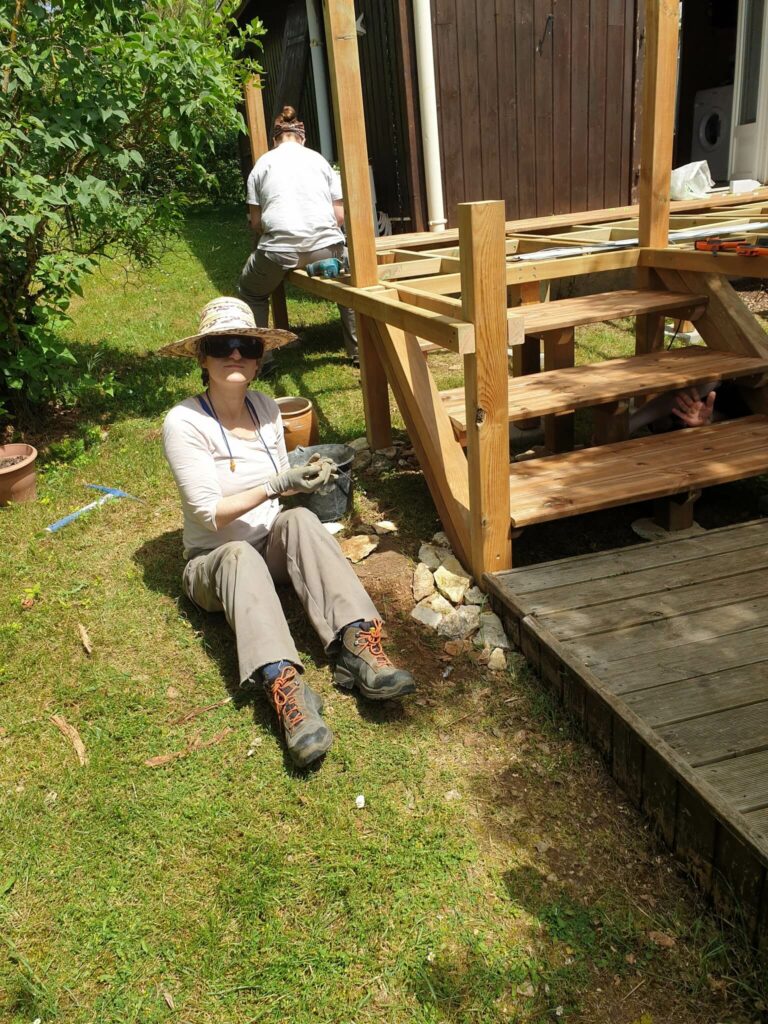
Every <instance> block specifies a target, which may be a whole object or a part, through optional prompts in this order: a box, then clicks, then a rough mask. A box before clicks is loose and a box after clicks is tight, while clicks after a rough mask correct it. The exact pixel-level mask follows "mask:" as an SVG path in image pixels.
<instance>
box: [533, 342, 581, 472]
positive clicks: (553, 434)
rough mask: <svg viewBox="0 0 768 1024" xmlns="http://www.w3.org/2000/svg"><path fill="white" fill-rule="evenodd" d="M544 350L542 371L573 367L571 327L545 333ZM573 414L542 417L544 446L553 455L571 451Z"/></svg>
mask: <svg viewBox="0 0 768 1024" xmlns="http://www.w3.org/2000/svg"><path fill="white" fill-rule="evenodd" d="M541 340H542V345H543V348H544V369H545V370H564V369H566V368H567V367H570V366H573V364H574V357H575V351H576V348H575V332H574V329H573V327H566V328H562V329H560V330H557V331H547V332H546V333H544V334H542V336H541ZM573 442H574V417H573V413H571V412H569V413H564V414H562V415H559V416H557V415H556V416H545V417H544V446H545V447H546V448H548V449H549V451H551V452H553V453H559V452H567V451H571V450H572V449H573Z"/></svg>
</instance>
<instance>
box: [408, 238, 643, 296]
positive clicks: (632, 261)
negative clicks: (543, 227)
mask: <svg viewBox="0 0 768 1024" xmlns="http://www.w3.org/2000/svg"><path fill="white" fill-rule="evenodd" d="M639 252H640V251H639V249H620V250H617V251H616V252H597V253H590V254H588V255H586V256H562V257H560V259H554V260H541V261H539V260H533V261H528V260H525V261H524V262H522V263H521V262H517V263H516V262H514V261H512V262H509V263H507V269H506V283H507V284H509V285H513V284H527V283H528V282H533V281H554V280H556V279H557V278H559V277H580V276H581V275H582V274H599V273H602V272H603V271H606V270H626V269H627V268H632V267H636V266H637V262H638V259H639V258H640V256H639ZM414 283H416V282H414ZM416 285H417V287H419V288H421V289H423V290H424V291H430V292H438V293H439V294H441V295H458V294H459V292H460V291H461V275H460V274H442V275H440V276H438V277H422V278H419V280H418V282H417V283H416Z"/></svg>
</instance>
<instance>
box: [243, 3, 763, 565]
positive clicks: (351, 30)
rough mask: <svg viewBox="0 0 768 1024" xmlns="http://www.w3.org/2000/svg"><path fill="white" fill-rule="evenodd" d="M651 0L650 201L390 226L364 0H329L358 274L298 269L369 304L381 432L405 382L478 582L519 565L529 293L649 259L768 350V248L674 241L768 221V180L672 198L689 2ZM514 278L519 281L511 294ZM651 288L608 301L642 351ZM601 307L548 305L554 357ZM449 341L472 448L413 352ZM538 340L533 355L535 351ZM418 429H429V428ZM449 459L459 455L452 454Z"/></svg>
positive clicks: (564, 436)
mask: <svg viewBox="0 0 768 1024" xmlns="http://www.w3.org/2000/svg"><path fill="white" fill-rule="evenodd" d="M646 7H647V23H648V26H649V28H648V37H647V44H648V56H647V61H646V94H645V100H644V102H645V108H646V116H645V121H646V123H647V128H646V131H645V132H644V136H643V144H642V161H641V163H642V180H641V188H640V204H639V206H638V207H623V208H621V209H616V210H603V211H591V212H588V213H583V214H567V215H558V216H553V217H544V218H538V219H534V220H525V221H517V222H507V223H506V224H505V223H504V220H503V203H501V202H498V203H494V202H483V203H465V204H460V207H459V211H458V223H459V227H458V229H457V230H455V231H445V232H442V233H440V234H430V233H420V234H415V235H398V236H390V237H389V238H384V239H382V238H379V239H376V238H374V234H373V223H372V218H371V213H370V191H369V177H368V159H367V146H366V138H365V125H364V118H363V116H362V96H361V87H360V73H359V58H358V50H357V37H356V31H355V13H354V2H353V0H323V10H324V17H325V27H326V39H327V43H328V50H329V63H330V70H331V91H332V95H333V102H334V113H335V117H336V133H337V137H338V139H339V146H340V157H341V164H342V179H343V185H344V196H345V210H346V230H347V237H348V240H349V248H350V257H351V273H350V275H349V278H348V279H347V280H342V281H324V280H317V279H311V278H309V277H308V276H307V275H306V273H305V272H303V271H294V272H293V273H291V274H290V276H289V280H290V281H291V283H292V284H294V285H296V286H297V287H299V288H302V289H304V290H306V291H309V292H312V293H314V294H316V295H318V296H321V297H323V298H326V299H330V300H332V301H334V302H339V303H341V304H342V305H346V306H349V307H351V308H352V309H354V310H355V312H356V314H357V317H358V325H359V329H360V349H361V363H362V367H361V390H362V393H363V399H364V405H365V413H366V424H367V430H368V436H369V440H370V442H371V444H372V446H373V447H374V448H382V447H386V446H387V445H388V444H389V442H390V441H391V425H390V416H389V401H388V387H389V388H391V390H392V392H393V393H394V396H395V399H396V401H397V404H398V407H399V409H400V411H401V413H402V415H403V418H404V420H405V422H406V424H407V425H408V429H409V433H410V436H411V441H412V443H413V444H414V447H415V448H416V451H417V453H419V457H420V460H421V465H422V469H423V470H424V473H425V477H426V479H427V481H428V483H429V486H430V490H431V493H432V496H433V498H434V501H435V504H436V506H437V508H438V511H439V513H440V515H441V517H444V518H443V522H444V526H445V529H446V531H447V533H448V535H449V537H450V538H451V541H452V543H453V545H454V547H455V549H456V550H457V551H458V552H461V553H463V555H464V557H465V560H466V561H467V563H468V565H469V567H471V569H472V571H473V573H474V575H475V576H476V577H477V578H478V579H479V578H482V575H483V573H484V572H485V571H487V570H492V569H498V568H500V567H501V566H504V565H510V564H512V531H511V523H512V521H513V520H514V518H515V510H514V508H512V509H510V508H509V500H508V488H507V486H506V484H505V485H504V486H503V487H502V483H501V482H500V480H499V478H500V477H503V476H504V475H505V474H506V473H507V469H506V468H505V467H504V460H503V459H502V440H503V437H502V435H503V434H504V432H505V431H506V429H507V423H508V421H509V419H510V409H509V407H508V401H509V398H508V394H507V388H506V376H507V371H506V360H507V350H508V349H512V350H513V351H514V352H515V353H517V352H520V353H521V357H518V358H517V359H516V360H514V361H515V363H516V365H517V366H518V367H526V368H529V369H530V368H531V365H532V357H533V352H534V348H535V347H536V346H537V345H538V344H539V343H538V342H537V341H536V339H535V337H534V335H533V334H532V333H531V332H530V331H526V316H527V317H528V321H529V322H530V321H531V320H532V319H535V318H533V317H532V314H530V313H526V315H524V314H523V313H521V309H520V306H519V304H518V303H519V302H520V301H521V299H522V301H523V302H525V303H527V302H529V301H531V300H532V299H533V301H538V299H539V298H540V295H539V288H540V287H541V285H542V283H545V282H548V281H553V280H557V279H559V278H571V277H574V276H580V275H599V274H603V273H607V272H615V271H618V270H628V269H629V270H634V273H635V275H636V278H637V281H638V282H639V284H640V286H641V288H643V289H647V288H652V289H656V290H658V289H662V290H666V291H668V292H669V293H670V305H673V304H674V303H672V299H671V296H672V293H677V299H676V303H677V306H678V307H679V305H680V299H679V293H681V292H683V293H690V296H691V309H690V310H685V309H684V308H683V309H682V310H680V314H681V315H682V314H683V313H686V312H690V313H691V315H695V314H696V313H697V312H702V310H701V309H700V308H697V301H698V299H699V298H700V297H701V296H706V298H707V306H706V309H704V310H703V312H702V315H701V317H700V319H699V321H698V323H699V324H700V325H701V326H700V327H699V329H700V331H701V334H702V336H703V337H704V340H705V342H706V344H707V345H708V346H710V347H711V348H714V349H717V350H719V351H726V352H736V353H738V354H741V355H752V356H756V357H760V358H764V357H765V354H766V343H765V336H764V334H763V332H762V329H761V328H760V326H759V324H758V323H757V322H756V321H755V319H754V317H753V316H752V314H750V313H749V312H748V311H747V310H746V308H745V307H744V306H743V304H742V303H741V302H740V300H739V299H738V296H737V295H736V294H735V292H733V290H732V289H731V288H730V286H729V285H728V283H727V278H728V277H729V276H734V275H743V274H744V273H745V272H748V273H749V274H750V276H754V277H768V258H767V257H758V258H749V259H748V262H745V261H746V260H747V258H745V257H739V256H730V255H729V256H717V257H716V258H713V257H710V256H708V254H704V253H697V252H694V251H693V250H692V249H691V248H690V246H686V245H683V244H680V243H676V244H674V245H671V246H670V245H668V244H667V242H668V234H669V231H670V230H672V229H675V228H676V227H678V226H683V224H684V225H685V226H686V227H690V226H691V225H695V224H703V225H706V226H707V227H709V228H711V230H712V232H713V233H716V231H717V230H718V227H720V228H723V227H729V226H732V225H734V224H735V225H738V224H740V223H744V224H746V223H748V222H749V221H755V220H761V219H763V218H766V219H768V189H763V190H761V191H760V192H759V193H756V194H754V195H752V196H750V197H748V198H745V197H733V196H723V197H718V198H716V199H712V200H709V201H705V202H695V203H690V202H687V203H670V202H669V198H668V196H669V178H670V173H671V139H672V128H673V102H672V99H671V98H670V97H673V95H674V90H673V89H671V88H670V87H669V83H670V82H671V81H672V80H673V78H674V73H675V70H674V65H675V59H676V52H677V32H678V25H677V17H678V13H677V12H678V5H677V3H676V2H673V0H646ZM252 99H253V97H252V96H251V101H252ZM632 233H634V234H636V235H637V236H638V239H639V242H638V244H637V246H635V247H633V248H628V249H622V250H613V251H611V250H608V251H595V252H591V253H586V254H584V253H575V254H574V255H573V256H565V257H561V258H557V259H546V258H545V257H546V253H547V251H548V250H552V249H553V248H563V247H566V248H567V247H574V248H579V247H580V246H581V245H583V244H584V243H585V241H586V242H587V243H589V242H590V241H591V242H595V241H597V242H598V243H599V242H600V241H601V240H602V241H603V242H608V241H610V240H611V239H612V238H627V237H632ZM596 236H597V238H596ZM522 253H537V254H540V256H541V258H537V259H534V260H530V261H529V260H526V261H521V260H520V259H519V257H520V254H522ZM502 291H506V296H505V298H504V299H503V300H502V298H501V293H502ZM644 298H645V295H644V293H642V292H640V291H638V292H637V308H636V309H634V310H633V309H632V302H631V301H629V302H628V303H625V304H624V306H622V307H621V309H619V306H618V305H617V302H618V298H617V297H614V299H613V301H612V298H611V296H610V295H609V296H608V297H605V296H603V297H601V299H600V300H599V301H600V303H602V306H601V315H604V316H605V317H610V316H611V315H614V316H617V315H619V314H620V312H623V313H630V314H632V313H634V314H636V316H637V325H638V327H637V339H638V340H637V351H638V352H639V353H645V352H653V351H655V350H656V349H657V348H658V347H659V346H660V344H661V339H662V337H663V322H664V312H665V311H664V310H661V311H659V310H657V309H655V310H654V311H653V312H650V313H649V312H646V307H645V306H644V304H643V300H644ZM595 302H596V303H597V302H598V300H597V299H596V300H595ZM588 305H589V301H588V297H587V299H585V300H584V303H583V304H578V303H577V304H575V305H574V307H572V309H573V314H574V315H573V318H572V322H571V323H570V324H569V323H564V322H563V321H564V320H567V319H568V316H567V315H566V310H565V309H560V310H557V309H551V310H547V311H546V313H547V316H546V317H543V318H542V319H543V320H547V318H548V317H553V318H554V319H553V321H552V322H553V323H555V324H556V327H552V328H551V329H548V330H543V329H542V330H540V333H541V335H542V343H543V346H544V352H545V358H546V359H547V361H548V365H549V366H550V367H552V368H560V367H562V366H563V364H564V361H565V360H567V359H569V358H572V353H573V328H574V326H575V325H576V323H583V322H585V320H586V321H589V320H590V314H589V311H588V309H586V307H587V306H588ZM577 306H578V308H579V310H580V312H577V310H576V307H577ZM595 318H596V317H595V315H594V312H593V315H592V319H593V320H594V319H595ZM702 327H703V329H702ZM569 331H570V334H569V333H568V332H569ZM441 349H443V350H448V351H452V352H455V353H458V354H460V355H461V356H462V358H463V361H464V377H465V406H464V407H465V411H466V424H467V435H466V440H467V447H466V456H464V455H463V454H461V448H460V445H459V456H460V458H459V456H457V453H456V445H455V443H454V441H455V439H454V440H451V439H450V437H449V436H448V435H446V433H445V429H444V428H445V424H446V422H447V417H446V416H445V411H444V410H443V408H442V406H441V400H440V397H439V393H438V391H437V388H436V387H435V386H434V381H433V380H432V377H431V373H430V371H429V367H428V366H427V367H426V369H423V368H421V367H420V368H419V370H418V372H417V371H416V368H415V367H414V366H413V365H412V362H411V361H412V359H413V358H414V357H415V353H416V352H417V351H419V352H426V351H428V350H441ZM523 350H526V351H527V354H528V356H529V357H530V358H522V353H523ZM536 352H538V348H536ZM531 379H532V378H531ZM760 383H761V384H762V383H764V382H762V381H761V382H760ZM417 384H418V387H417ZM757 391H758V392H760V393H759V394H756V396H755V405H754V407H755V409H756V410H759V411H763V409H764V407H768V399H766V397H765V393H764V389H763V388H758V389H757ZM626 397H630V396H629V395H628V396H626ZM424 402H426V403H427V406H428V407H427V408H424V407H423V403H424ZM513 412H514V410H513ZM604 412H606V413H610V410H604ZM611 415H612V414H611ZM611 415H609V416H608V418H607V419H606V417H605V415H602V417H601V416H598V418H599V419H600V422H601V427H600V430H599V431H598V434H599V436H601V437H602V436H606V437H616V436H618V434H619V433H620V431H619V430H618V426H617V425H618V424H619V419H618V418H617V417H616V416H613V418H611ZM546 426H547V439H548V441H549V442H550V443H551V444H552V445H553V446H554V448H555V450H557V451H561V450H564V449H567V448H568V447H569V445H570V444H571V443H572V425H571V423H570V421H569V417H568V416H558V417H548V419H547V423H546ZM413 431H426V432H427V433H426V435H425V436H424V437H418V436H415V435H414V433H413ZM460 459H464V462H463V463H462V462H461V461H460ZM434 460H438V461H439V462H442V463H443V464H442V465H437V464H435V463H434ZM502 491H503V492H504V495H505V496H504V497H502Z"/></svg>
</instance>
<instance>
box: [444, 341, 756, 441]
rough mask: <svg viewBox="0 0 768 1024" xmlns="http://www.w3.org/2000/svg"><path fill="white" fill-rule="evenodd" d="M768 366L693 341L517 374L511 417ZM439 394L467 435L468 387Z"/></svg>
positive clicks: (603, 401)
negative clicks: (667, 348) (623, 356)
mask: <svg viewBox="0 0 768 1024" xmlns="http://www.w3.org/2000/svg"><path fill="white" fill-rule="evenodd" d="M766 371H768V360H766V359H760V358H758V357H755V356H740V355H734V354H733V353H731V352H717V351H715V350H714V349H708V348H702V347H699V346H693V345H691V346H689V347H688V348H676V349H671V350H670V351H669V352H667V351H663V352H652V353H651V354H650V355H644V356H631V357H629V358H627V359H610V360H608V362H605V363H592V364H591V365H586V366H570V367H568V368H567V369H564V370H548V371H545V372H543V373H533V374H530V375H529V376H527V377H512V378H510V379H509V381H508V383H507V407H508V409H509V419H510V422H515V421H516V420H525V419H529V418H530V417H533V416H548V415H551V414H553V413H566V412H573V411H574V410H575V409H584V408H588V407H590V406H594V405H605V404H607V403H609V402H615V401H618V400H619V399H622V398H629V397H630V396H632V395H648V394H656V393H659V392H663V391H676V390H678V389H679V388H687V387H691V386H693V385H695V384H705V383H707V382H708V381H712V382H713V383H714V382H715V381H719V380H729V379H732V378H734V377H748V376H752V375H754V374H761V373H764V372H766ZM440 397H441V398H442V400H443V403H444V405H445V409H446V411H447V413H448V415H449V416H450V418H451V422H452V423H453V429H454V431H455V432H456V434H457V436H459V437H462V436H464V435H465V434H466V432H467V416H466V410H465V396H464V388H463V387H460V388H452V389H451V390H450V391H442V392H441V393H440Z"/></svg>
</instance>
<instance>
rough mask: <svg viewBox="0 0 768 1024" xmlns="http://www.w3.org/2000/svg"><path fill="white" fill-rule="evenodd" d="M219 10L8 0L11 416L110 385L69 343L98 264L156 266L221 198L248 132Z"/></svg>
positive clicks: (4, 92) (1, 39)
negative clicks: (195, 217)
mask: <svg viewBox="0 0 768 1024" xmlns="http://www.w3.org/2000/svg"><path fill="white" fill-rule="evenodd" d="M228 11H229V6H228V5H227V4H223V5H219V4H217V3H216V0H186V2H179V0H175V2H174V0H155V2H154V3H153V4H152V5H151V6H149V5H147V4H146V3H145V2H143V0H111V2H106V3H101V4H92V3H90V0H67V2H66V3H64V4H60V5H57V4H50V3H48V0H25V2H23V3H17V2H16V0H0V68H1V69H2V71H1V72H0V76H1V77H0V96H1V97H2V100H1V101H0V168H1V170H0V209H2V211H3V214H4V216H3V218H2V219H0V415H1V414H2V413H3V412H5V413H9V412H14V411H15V412H19V411H20V410H21V409H23V407H24V406H25V405H35V406H36V405H40V404H41V403H44V402H47V401H56V402H63V403H71V402H73V401H75V400H76V399H77V397H78V396H79V395H80V394H81V393H82V391H83V390H84V389H85V390H87V389H89V388H94V387H102V388H109V386H110V382H109V381H106V382H105V381H104V380H101V381H100V380H99V379H98V378H97V377H94V375H93V374H92V373H89V372H88V370H87V368H86V369H85V370H83V368H81V367H78V366H77V364H76V361H75V359H74V358H73V356H72V354H71V353H70V352H69V350H68V349H67V347H66V345H64V344H63V342H62V341H61V340H60V336H59V331H60V327H61V323H62V320H63V319H64V318H65V316H66V312H67V308H68V306H69V302H70V297H71V295H72V294H73V293H76V294H80V293H81V292H80V289H81V282H82V279H83V277H84V275H86V274H88V273H89V272H90V271H92V270H93V268H94V267H95V265H96V263H97V262H98V261H99V259H101V258H103V257H105V256H107V257H110V258H116V259H118V258H119V259H125V260H126V261H128V262H130V263H131V264H133V265H146V264H149V263H151V262H153V261H154V260H155V259H156V258H157V256H158V255H159V253H160V252H161V251H162V249H163V246H164V244H165V242H166V241H167V238H168V236H169V234H170V233H171V232H173V231H174V230H175V229H176V228H177V226H178V223H179V217H180V213H181V211H182V209H183V208H184V206H185V204H186V203H187V202H188V201H189V200H190V198H191V199H197V198H199V197H200V196H201V195H205V194H209V193H210V194H213V195H214V196H221V195H222V194H223V193H226V192H227V191H228V190H231V189H232V187H233V184H232V180H231V179H227V177H226V176H224V180H219V179H220V178H221V177H222V176H221V175H219V178H217V174H216V171H217V169H220V168H221V167H222V166H224V165H225V161H223V160H222V159H221V153H222V152H223V151H226V148H227V146H232V145H233V140H236V137H237V133H238V132H240V131H242V130H243V122H242V118H241V116H240V114H239V113H238V111H237V105H238V102H239V98H240V96H241V95H242V92H241V90H242V82H243V79H244V77H245V76H246V75H249V74H252V73H253V72H254V71H255V70H258V68H257V65H255V64H254V62H253V61H250V60H239V59H238V57H239V56H240V54H241V52H242V51H243V48H244V46H245V44H246V43H247V42H248V41H249V40H252V41H256V39H257V36H258V35H259V34H260V33H261V31H262V29H261V26H260V24H259V23H258V21H256V22H253V23H252V24H251V25H250V26H249V27H248V28H247V29H246V30H244V31H240V30H239V29H237V28H236V26H235V25H234V22H233V21H232V19H231V18H230V16H229V14H228Z"/></svg>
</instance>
